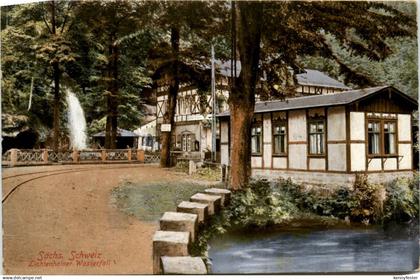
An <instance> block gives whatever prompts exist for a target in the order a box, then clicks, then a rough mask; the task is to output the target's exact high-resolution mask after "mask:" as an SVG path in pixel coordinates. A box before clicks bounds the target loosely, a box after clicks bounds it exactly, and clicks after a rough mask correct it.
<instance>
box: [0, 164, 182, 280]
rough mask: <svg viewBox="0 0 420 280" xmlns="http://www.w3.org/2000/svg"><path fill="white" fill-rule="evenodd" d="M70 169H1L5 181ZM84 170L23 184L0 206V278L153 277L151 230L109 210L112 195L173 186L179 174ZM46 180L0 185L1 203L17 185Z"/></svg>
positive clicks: (127, 168)
mask: <svg viewBox="0 0 420 280" xmlns="http://www.w3.org/2000/svg"><path fill="white" fill-rule="evenodd" d="M111 167H113V168H111ZM71 168H73V169H74V168H75V167H74V166H67V167H65V166H55V167H52V166H46V167H36V168H34V167H28V168H14V169H3V178H6V177H9V176H14V175H18V174H27V173H30V172H36V171H51V172H53V173H57V170H66V169H71ZM77 168H82V169H83V168H85V169H86V166H78V167H77ZM87 168H89V170H79V171H75V172H72V173H64V174H56V175H53V176H48V177H43V178H38V179H36V180H34V181H30V182H28V183H25V184H23V185H22V186H20V187H19V188H18V189H17V190H16V191H14V192H13V193H12V194H11V195H10V196H9V198H8V199H7V200H6V201H5V202H4V203H3V229H4V235H3V247H4V248H3V257H4V264H3V265H4V267H3V272H4V273H6V274H150V273H152V246H151V245H152V242H151V238H152V235H153V233H154V231H155V230H156V228H157V224H156V223H147V222H142V221H140V220H138V219H135V218H133V217H129V216H127V215H125V214H123V213H122V212H121V211H119V210H118V209H117V208H116V207H115V205H113V204H112V203H111V199H110V195H111V190H112V189H113V188H114V187H115V186H117V185H118V184H120V183H122V182H123V181H125V180H127V181H131V182H145V181H146V182H147V181H155V180H160V181H162V180H168V181H173V180H176V179H180V177H181V176H182V175H178V174H177V173H173V172H169V171H165V170H162V169H159V168H157V167H153V166H141V165H114V166H103V165H102V166H88V167H87ZM34 170H35V171H34ZM47 174H48V173H42V174H38V175H36V174H32V175H27V176H17V177H14V178H12V177H10V178H9V179H5V180H3V196H4V195H5V191H8V190H10V189H11V188H12V187H13V186H15V185H17V184H19V183H21V182H22V181H25V180H28V179H30V178H34V177H39V176H41V175H47Z"/></svg>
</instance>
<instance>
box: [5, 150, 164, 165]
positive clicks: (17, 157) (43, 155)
mask: <svg viewBox="0 0 420 280" xmlns="http://www.w3.org/2000/svg"><path fill="white" fill-rule="evenodd" d="M159 161H160V155H159V153H151V152H145V151H143V150H136V149H113V150H109V149H108V150H105V149H102V150H82V151H68V150H64V151H53V150H46V149H43V150H27V149H25V150H23V149H22V150H19V149H10V150H8V151H6V152H5V153H4V154H3V155H2V164H3V165H9V166H16V165H37V164H38V165H39V164H54V163H64V164H73V163H112V162H117V163H122V162H139V163H157V162H159Z"/></svg>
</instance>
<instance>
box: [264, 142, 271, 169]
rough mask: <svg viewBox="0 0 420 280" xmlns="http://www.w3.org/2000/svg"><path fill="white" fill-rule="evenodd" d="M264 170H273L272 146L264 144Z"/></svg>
mask: <svg viewBox="0 0 420 280" xmlns="http://www.w3.org/2000/svg"><path fill="white" fill-rule="evenodd" d="M263 156H264V168H271V144H264V149H263Z"/></svg>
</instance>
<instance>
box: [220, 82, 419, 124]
mask: <svg viewBox="0 0 420 280" xmlns="http://www.w3.org/2000/svg"><path fill="white" fill-rule="evenodd" d="M386 88H391V89H392V90H393V91H395V92H397V93H398V94H399V95H401V96H402V97H404V98H405V99H406V100H407V101H408V102H410V103H412V104H414V105H416V106H417V101H416V100H414V99H413V98H411V97H410V96H408V95H406V94H404V93H402V92H400V91H398V90H397V89H395V88H393V87H391V86H379V87H371V88H364V89H358V90H349V91H344V92H340V93H334V94H325V95H314V96H304V97H296V98H290V99H286V100H274V101H261V102H256V103H255V111H254V112H255V113H263V112H273V111H286V110H296V109H306V108H316V107H325V106H338V105H347V104H351V103H353V102H356V101H358V100H361V99H364V98H366V97H368V96H371V95H373V94H376V93H379V92H380V91H382V90H383V89H386ZM229 115H230V114H229V112H228V111H227V112H223V113H221V114H219V115H218V116H219V117H223V116H229Z"/></svg>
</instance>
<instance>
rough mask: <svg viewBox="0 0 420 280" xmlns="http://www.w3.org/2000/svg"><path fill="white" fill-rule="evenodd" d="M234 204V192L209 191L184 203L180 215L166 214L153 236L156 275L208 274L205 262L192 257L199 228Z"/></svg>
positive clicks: (215, 189)
mask: <svg viewBox="0 0 420 280" xmlns="http://www.w3.org/2000/svg"><path fill="white" fill-rule="evenodd" d="M229 201H230V191H228V190H226V189H217V188H209V189H206V190H205V191H204V192H203V193H196V194H194V195H193V196H191V198H190V201H182V202H181V203H180V204H179V205H178V207H177V209H176V212H165V213H164V214H163V215H162V218H161V219H160V221H159V225H160V229H159V230H158V231H156V232H155V234H154V236H153V274H207V267H206V264H205V262H204V261H203V259H201V258H200V257H194V256H191V255H190V253H191V252H190V249H191V245H192V244H193V242H195V241H196V240H197V238H198V237H197V236H198V234H200V233H199V232H198V225H199V224H202V225H205V223H206V222H208V220H209V217H210V216H212V215H217V213H218V212H219V211H220V209H221V208H222V207H224V206H226V205H227V204H228V203H229Z"/></svg>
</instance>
